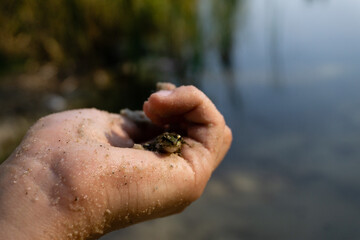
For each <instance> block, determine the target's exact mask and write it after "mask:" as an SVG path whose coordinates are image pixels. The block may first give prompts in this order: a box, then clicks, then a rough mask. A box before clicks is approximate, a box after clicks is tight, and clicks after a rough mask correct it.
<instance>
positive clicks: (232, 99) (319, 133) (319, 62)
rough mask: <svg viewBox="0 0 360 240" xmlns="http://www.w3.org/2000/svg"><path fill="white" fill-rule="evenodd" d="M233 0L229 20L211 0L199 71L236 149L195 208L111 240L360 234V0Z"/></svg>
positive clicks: (202, 14)
mask: <svg viewBox="0 0 360 240" xmlns="http://www.w3.org/2000/svg"><path fill="white" fill-rule="evenodd" d="M230 3H231V6H230V7H228V8H227V11H230V13H231V14H230V17H228V18H226V19H223V20H224V21H227V22H226V23H223V22H222V23H221V24H219V19H216V17H214V12H216V10H217V7H218V5H216V6H217V7H216V6H215V1H208V0H202V1H199V3H198V6H197V21H198V23H199V25H200V26H201V33H200V35H201V36H202V40H201V41H202V44H203V45H204V46H205V48H204V50H203V51H202V52H201V54H202V57H203V59H204V63H203V65H202V67H201V68H200V69H199V70H198V71H196V72H191V73H189V74H190V75H191V76H192V78H193V79H196V80H194V82H193V83H194V84H195V85H197V86H198V87H199V88H200V89H202V90H203V91H204V92H205V93H206V94H207V95H208V96H209V97H210V98H211V99H212V100H213V101H214V103H215V104H216V106H217V107H218V108H219V110H220V111H221V112H222V113H223V114H224V115H225V118H226V120H227V122H228V124H229V126H230V127H231V129H232V131H233V136H234V141H233V145H232V148H231V150H230V152H229V153H228V155H227V156H226V158H225V160H224V162H223V163H222V164H221V166H220V167H219V168H218V169H217V170H216V172H215V173H214V175H213V177H212V179H211V181H210V182H209V184H208V186H207V188H206V190H205V193H204V195H203V197H202V198H201V199H200V200H198V201H197V202H195V203H194V204H193V205H191V206H190V207H189V208H188V209H187V210H185V212H184V213H182V214H180V215H176V216H172V217H168V218H164V219H159V220H155V221H150V222H146V223H141V224H138V225H135V226H133V227H129V228H126V229H122V230H120V231H117V232H114V233H111V234H109V235H107V236H105V237H103V238H102V239H104V240H105V239H118V238H127V239H145V238H146V239H359V238H360V228H359V224H360V218H359V215H360V174H359V173H358V171H359V169H360V107H359V106H360V94H359V93H358V92H359V90H360V80H359V79H360V45H359V42H360V31H358V24H359V23H360V2H359V1H356V0H342V1H334V0H333V1H331V0H318V1H316V0H312V1H311V0H308V1H304V0H293V1H281V0H271V1H270V0H251V1H228V2H224V3H223V5H226V4H230ZM217 4H219V3H217ZM220 5H221V4H220ZM223 7H224V8H226V6H223ZM220 22H221V21H220ZM222 41H225V43H226V44H222ZM224 46H225V47H224ZM173 82H175V83H177V84H181V83H182V82H181V81H179V80H174V81H173Z"/></svg>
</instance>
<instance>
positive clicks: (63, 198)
mask: <svg viewBox="0 0 360 240" xmlns="http://www.w3.org/2000/svg"><path fill="white" fill-rule="evenodd" d="M168 89H169V90H168V91H164V90H163V91H159V92H156V93H154V94H152V95H151V96H150V97H149V99H148V101H146V102H145V103H144V112H145V114H146V115H147V116H148V117H149V118H150V119H151V121H152V122H153V123H154V124H157V125H160V126H165V125H170V126H171V127H174V128H177V129H180V131H182V132H184V133H185V134H184V138H185V141H186V143H187V144H184V146H183V148H182V151H181V156H179V155H176V154H170V155H165V154H158V153H154V152H150V151H144V150H139V149H134V148H131V147H132V146H133V144H134V142H137V141H138V139H141V138H145V136H146V138H148V137H149V136H150V135H153V134H154V133H153V131H152V130H151V129H155V127H154V128H150V129H149V128H146V129H147V130H145V129H144V128H143V126H139V125H137V124H136V123H135V122H132V121H131V120H129V119H127V118H124V117H122V116H121V115H118V114H110V113H107V112H103V111H99V110H96V109H81V110H72V111H67V112H61V113H56V114H53V115H49V116H47V117H44V118H42V119H40V120H39V121H38V122H37V123H36V124H35V125H34V126H33V127H32V128H31V129H30V130H29V132H28V133H27V135H26V136H25V138H24V140H23V142H22V143H21V144H20V146H19V147H18V148H17V150H16V151H15V152H14V153H13V154H12V155H11V156H10V157H9V158H8V159H7V160H6V161H5V162H4V163H3V164H2V165H1V166H0V187H1V189H2V190H1V192H0V232H1V233H2V234H3V237H5V238H6V237H7V239H90V238H96V237H99V236H101V235H103V234H105V233H106V232H109V231H112V230H115V229H119V228H122V227H126V226H128V225H131V224H134V223H137V222H141V221H145V220H148V219H153V218H158V217H163V216H167V215H170V214H174V213H178V212H181V211H182V210H183V209H184V208H185V207H186V206H188V205H189V204H190V203H191V202H193V201H194V200H196V199H197V198H198V197H199V196H200V195H201V194H202V192H203V190H204V188H205V185H206V183H207V181H208V180H209V178H210V175H211V173H212V172H213V170H214V169H215V168H216V167H217V166H218V164H219V163H220V162H221V160H222V159H223V157H224V156H225V154H226V152H227V151H228V149H229V147H230V143H231V140H232V137H231V131H230V129H229V128H228V127H227V126H226V124H225V121H224V119H223V117H222V115H221V114H220V113H219V112H218V110H217V109H216V108H215V106H214V105H213V104H212V102H211V101H210V100H209V99H208V98H207V97H206V96H205V95H204V94H203V93H202V92H201V91H199V90H198V89H196V88H195V87H192V86H183V87H179V88H175V87H174V86H172V85H168ZM153 136H154V135H153Z"/></svg>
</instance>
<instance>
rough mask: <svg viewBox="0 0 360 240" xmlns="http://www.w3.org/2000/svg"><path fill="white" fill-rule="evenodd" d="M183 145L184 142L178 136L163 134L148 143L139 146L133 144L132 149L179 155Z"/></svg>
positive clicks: (175, 134)
mask: <svg viewBox="0 0 360 240" xmlns="http://www.w3.org/2000/svg"><path fill="white" fill-rule="evenodd" d="M184 143H185V141H184V139H183V138H182V137H181V135H180V134H177V133H169V132H164V133H162V134H160V135H159V136H157V137H156V138H155V139H154V140H152V141H150V142H147V143H144V144H141V145H140V144H135V145H134V148H137V149H145V150H149V151H152V152H158V153H168V154H170V153H175V154H178V155H180V153H181V148H182V144H184ZM139 145H140V146H139Z"/></svg>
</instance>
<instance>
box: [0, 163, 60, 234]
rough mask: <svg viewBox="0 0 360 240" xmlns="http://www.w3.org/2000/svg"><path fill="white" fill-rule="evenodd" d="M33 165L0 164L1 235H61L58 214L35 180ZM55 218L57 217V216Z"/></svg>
mask: <svg viewBox="0 0 360 240" xmlns="http://www.w3.org/2000/svg"><path fill="white" fill-rule="evenodd" d="M34 170H35V171H36V169H33V168H24V167H20V166H19V164H16V163H15V164H14V163H13V161H11V160H10V159H8V160H7V161H6V162H4V163H3V164H2V165H0V189H1V192H0V232H1V235H2V237H4V239H52V238H61V232H60V230H61V227H60V225H59V226H56V223H59V222H61V221H59V219H61V218H60V217H59V214H58V213H57V211H56V209H55V208H54V207H53V206H51V204H50V202H49V198H48V196H46V194H45V193H44V192H43V191H42V189H41V186H38V185H37V184H36V182H35V181H34V177H33V176H36V173H34V174H35V175H34V174H28V173H29V171H34ZM56 218H58V219H56Z"/></svg>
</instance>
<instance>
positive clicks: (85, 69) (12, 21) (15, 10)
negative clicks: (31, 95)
mask: <svg viewBox="0 0 360 240" xmlns="http://www.w3.org/2000/svg"><path fill="white" fill-rule="evenodd" d="M0 4H1V10H0V11H1V14H0V66H1V67H0V68H1V72H2V73H4V72H8V71H9V70H12V71H19V70H20V71H29V72H36V71H37V70H39V67H41V66H42V65H43V64H44V63H47V62H50V63H51V64H52V68H53V69H52V71H54V69H55V71H56V74H55V75H57V76H55V77H58V78H59V79H58V80H59V81H63V80H65V79H66V77H67V76H77V77H84V79H83V81H85V83H83V84H82V85H81V87H85V89H86V90H88V91H90V92H85V94H93V95H94V96H92V97H91V98H90V99H92V101H90V102H88V103H86V104H85V105H88V106H98V107H105V108H106V109H108V110H116V108H118V107H119V103H114V104H112V102H118V101H120V100H121V101H120V102H121V103H122V104H124V105H126V106H128V105H129V104H130V105H132V104H134V103H133V101H131V102H127V101H126V99H128V98H127V97H126V95H123V96H118V95H120V94H119V92H118V91H119V90H121V89H123V90H124V91H123V92H124V93H123V94H126V93H128V92H129V91H128V90H129V89H134V88H133V87H134V86H138V87H139V88H140V89H138V91H139V93H141V95H140V96H144V95H143V94H145V93H142V91H143V90H142V88H143V87H142V86H144V83H148V85H153V83H154V82H155V81H158V80H166V79H158V77H159V74H157V72H158V71H165V72H169V71H175V72H176V73H177V74H176V75H177V76H181V75H179V74H180V73H183V72H184V69H185V67H186V66H185V65H186V64H191V65H193V64H194V62H195V61H196V58H197V56H196V55H197V50H196V49H197V42H198V41H199V37H198V35H197V32H198V30H197V25H196V14H195V11H196V1H161V0H135V1H127V0H117V1H115V0H105V1H94V0H90V1H84V0H75V1H69V0H53V1H41V0H24V1H3V2H1V3H0ZM195 65H196V64H195ZM81 83H82V79H75V83H73V84H81ZM55 85H56V84H55ZM129 85H131V86H129ZM38 87H40V86H38ZM147 87H148V86H147ZM89 88H90V89H89ZM91 88H95V89H96V91H93V90H92V89H91ZM114 89H116V91H113V90H114ZM125 89H126V90H125ZM83 90H84V89H83ZM83 94H84V93H83ZM146 94H147V93H146ZM104 98H105V99H104ZM106 99H107V100H106ZM104 100H105V101H104ZM142 100H143V99H141V100H140V99H139V102H138V103H137V104H135V105H136V106H139V103H140V102H141V101H142ZM103 101H104V102H103ZM99 103H101V104H100V105H102V106H99ZM103 103H104V104H103ZM82 105H83V103H82Z"/></svg>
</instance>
